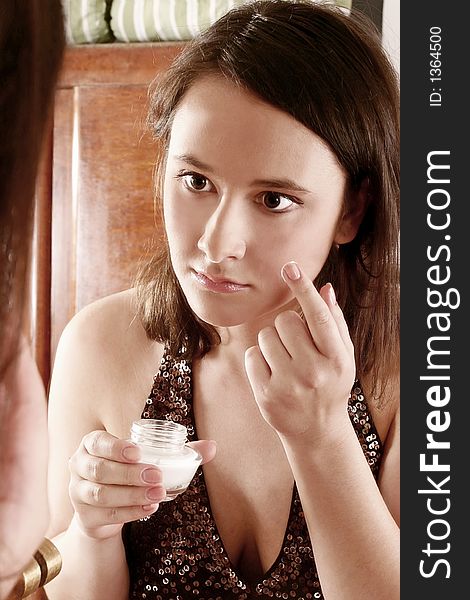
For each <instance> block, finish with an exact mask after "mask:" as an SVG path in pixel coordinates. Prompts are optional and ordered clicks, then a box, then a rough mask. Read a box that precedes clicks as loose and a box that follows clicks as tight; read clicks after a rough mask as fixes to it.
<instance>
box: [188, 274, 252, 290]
mask: <svg viewBox="0 0 470 600" xmlns="http://www.w3.org/2000/svg"><path fill="white" fill-rule="evenodd" d="M191 275H192V276H193V277H194V279H195V280H196V281H197V283H199V285H201V286H202V287H203V288H204V289H207V290H209V291H211V292H216V293H222V294H223V293H225V294H230V293H235V292H241V291H242V290H246V289H247V288H248V287H249V286H248V285H246V284H244V283H239V282H238V281H233V280H231V279H227V278H226V277H221V276H218V275H212V274H209V273H205V272H203V271H196V270H194V269H193V270H191Z"/></svg>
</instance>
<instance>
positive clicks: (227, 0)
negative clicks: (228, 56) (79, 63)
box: [111, 0, 352, 42]
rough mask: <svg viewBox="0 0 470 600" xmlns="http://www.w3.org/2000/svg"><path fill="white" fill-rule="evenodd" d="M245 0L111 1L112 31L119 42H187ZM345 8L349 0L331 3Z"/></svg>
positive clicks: (350, 2) (349, 3)
mask: <svg viewBox="0 0 470 600" xmlns="http://www.w3.org/2000/svg"><path fill="white" fill-rule="evenodd" d="M246 1H247V0H113V3H112V6H111V29H112V31H113V33H114V36H115V37H116V40H117V41H120V42H154V41H177V40H189V39H191V38H193V37H194V36H195V35H197V34H198V33H200V32H201V31H203V30H204V29H206V28H207V27H209V25H211V24H212V23H214V22H215V21H216V20H217V19H218V18H219V17H221V16H222V15H223V14H225V13H226V12H227V11H228V10H230V9H231V8H232V7H234V6H239V5H240V4H244V3H245V2H246ZM330 3H332V4H336V5H338V6H341V7H343V8H346V9H350V8H351V4H352V0H342V1H341V0H337V1H336V2H334V0H330Z"/></svg>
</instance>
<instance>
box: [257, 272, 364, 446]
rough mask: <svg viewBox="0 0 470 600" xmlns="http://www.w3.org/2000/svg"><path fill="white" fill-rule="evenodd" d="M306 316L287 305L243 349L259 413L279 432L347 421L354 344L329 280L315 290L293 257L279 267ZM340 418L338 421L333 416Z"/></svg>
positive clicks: (313, 435)
mask: <svg viewBox="0 0 470 600" xmlns="http://www.w3.org/2000/svg"><path fill="white" fill-rule="evenodd" d="M282 276H283V279H284V281H285V282H286V283H287V285H288V286H289V287H290V289H291V290H292V292H293V294H294V296H295V297H296V298H297V300H298V302H299V304H300V307H301V309H302V312H303V314H304V317H305V322H304V320H302V318H301V317H300V315H298V314H297V313H296V312H294V311H292V310H288V311H285V312H282V313H280V314H279V315H278V316H277V317H276V319H275V321H274V327H265V328H264V329H262V330H261V331H260V332H259V334H258V345H257V346H252V347H251V348H248V349H247V350H246V353H245V369H246V372H247V375H248V380H249V382H250V385H251V388H252V390H253V394H254V396H255V399H256V402H257V404H258V406H259V409H260V411H261V414H262V415H263V417H264V419H265V420H266V421H267V422H268V423H269V425H271V427H273V429H275V430H276V431H277V432H278V434H279V435H280V437H281V438H289V439H290V438H303V437H304V434H306V435H307V436H308V439H309V440H310V442H313V441H314V440H315V439H317V440H318V439H321V438H322V437H323V436H324V435H325V434H327V433H328V430H329V429H331V428H332V427H333V425H334V426H335V427H337V426H338V425H339V423H341V422H343V423H346V422H349V418H347V410H346V409H347V400H348V397H349V394H350V391H351V388H352V385H353V383H354V377H355V362H354V347H353V344H352V341H351V338H350V336H349V331H348V327H347V325H346V321H345V320H344V317H343V313H342V311H341V309H340V307H339V306H338V304H337V303H336V299H335V294H334V291H333V287H332V286H331V284H326V285H325V286H323V287H322V288H321V290H320V292H318V291H317V290H316V288H315V286H314V285H313V283H312V282H311V281H310V280H309V279H308V278H307V277H306V275H305V274H304V273H303V272H302V271H301V270H300V268H299V267H298V266H297V264H296V263H287V264H286V265H284V267H283V269H282ZM338 419H339V421H338Z"/></svg>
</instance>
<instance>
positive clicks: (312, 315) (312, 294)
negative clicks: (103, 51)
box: [281, 262, 344, 357]
mask: <svg viewBox="0 0 470 600" xmlns="http://www.w3.org/2000/svg"><path fill="white" fill-rule="evenodd" d="M281 273H282V278H283V279H284V281H285V282H286V283H287V285H288V286H289V288H290V289H291V291H292V293H293V294H294V296H295V297H296V298H297V300H298V301H299V304H300V308H301V309H302V312H303V314H304V317H305V321H306V323H307V327H308V329H309V331H310V335H311V336H312V339H313V342H314V344H315V346H316V347H317V348H318V350H319V352H321V353H322V354H323V355H325V356H330V357H333V356H337V355H338V354H339V353H340V352H341V350H342V349H343V346H344V344H343V343H342V338H341V335H340V333H339V330H338V326H337V324H336V321H335V319H334V317H333V315H332V314H331V311H330V308H329V306H328V304H327V303H326V302H325V301H324V300H323V298H322V297H321V296H320V294H319V292H318V291H317V289H316V288H315V286H314V285H313V283H312V282H311V281H310V279H309V278H308V277H307V276H306V275H305V273H304V272H303V271H302V270H301V269H300V267H299V266H298V265H297V263H295V262H288V263H286V264H285V265H284V266H283V267H282V271H281Z"/></svg>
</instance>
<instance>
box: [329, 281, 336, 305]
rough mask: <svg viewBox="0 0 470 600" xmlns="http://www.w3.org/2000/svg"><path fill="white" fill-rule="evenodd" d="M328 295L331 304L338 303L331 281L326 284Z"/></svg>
mask: <svg viewBox="0 0 470 600" xmlns="http://www.w3.org/2000/svg"><path fill="white" fill-rule="evenodd" d="M328 297H329V299H330V302H331V304H332V305H333V306H334V305H335V304H338V303H337V302H336V294H335V290H334V289H333V286H332V285H331V283H329V284H328Z"/></svg>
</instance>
